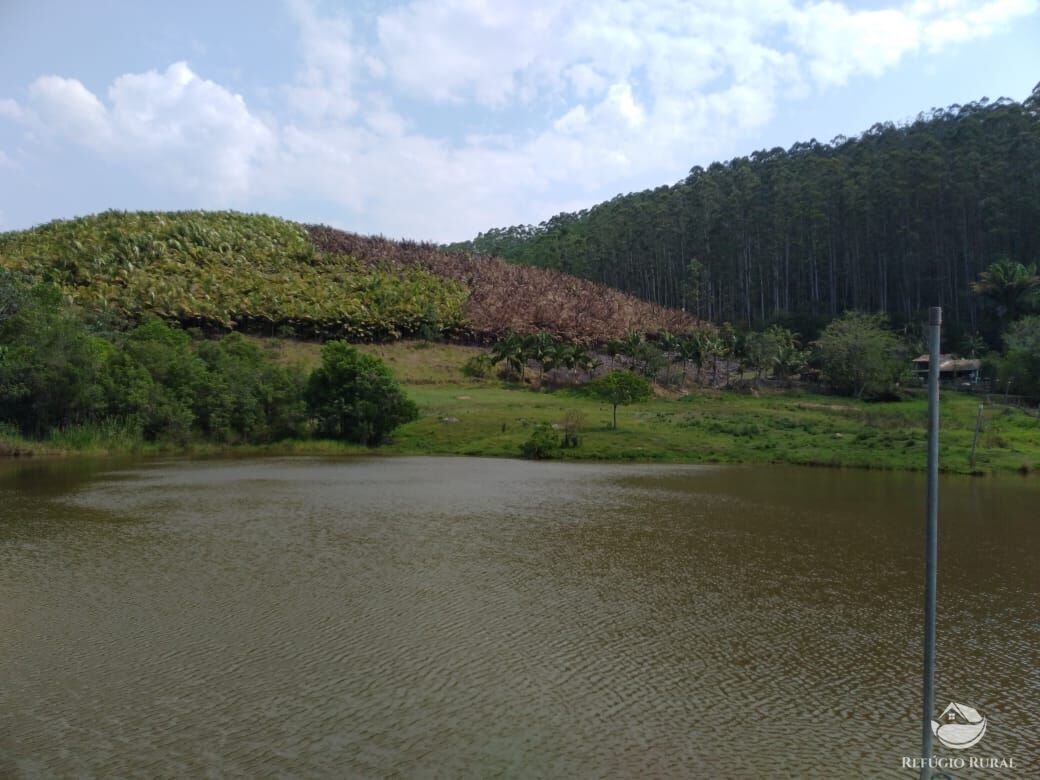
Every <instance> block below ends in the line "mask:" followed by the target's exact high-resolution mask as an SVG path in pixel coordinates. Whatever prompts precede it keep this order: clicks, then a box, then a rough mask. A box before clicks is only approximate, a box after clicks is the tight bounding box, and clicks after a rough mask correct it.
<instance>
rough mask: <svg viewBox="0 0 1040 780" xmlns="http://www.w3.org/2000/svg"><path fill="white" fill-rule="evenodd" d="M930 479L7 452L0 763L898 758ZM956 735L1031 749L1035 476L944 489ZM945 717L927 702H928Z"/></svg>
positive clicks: (595, 764) (950, 694)
mask: <svg viewBox="0 0 1040 780" xmlns="http://www.w3.org/2000/svg"><path fill="white" fill-rule="evenodd" d="M923 500H924V481H923V478H922V477H920V476H918V475H905V474H889V473H880V472H863V471H839V470H823V469H798V468H784V467H747V468H742V467H695V466H628V465H594V464H561V463H552V464H541V463H529V462H522V461H508V460H482V459H467V458H394V459H355V460H351V459H346V460H325V459H311V458H284V459H280V458H270V459H256V460H209V461H198V460H196V461H190V460H183V461H181V460H173V461H164V462H156V461H149V462H139V463H132V462H128V463H119V462H114V461H47V462H44V461H37V462H29V461H22V462H15V461H12V462H6V463H0V777H27V778H36V777H80V776H83V777H143V778H152V777H225V776H235V777H385V776H401V777H414V776H422V777H428V776H440V777H492V776H497V777H697V778H700V777H704V778H713V777H722V778H728V777H733V778H744V777H814V776H821V777H822V776H828V777H834V776H840V777H912V776H915V773H914V772H911V771H908V770H906V769H903V768H901V766H902V764H901V759H902V756H904V755H907V756H913V755H914V754H915V753H916V752H917V750H918V748H919V740H920V729H919V720H918V719H919V708H920V704H919V701H920V695H921V691H920V664H921V641H922V639H921V634H922V628H921V622H922V612H923V611H922V599H923V596H922V580H923V570H922V569H923V564H922V551H923V547H924V540H923V526H924V508H923ZM940 500H941V520H940V547H939V554H940V562H939V622H938V673H937V678H936V704H937V709H941V708H943V707H945V705H946V704H947V703H948V702H949V701H956V702H961V703H965V704H969V705H971V706H973V707H975V708H977V709H978V710H979V711H980V712H981V713H982V714H983V715H984V716H985V717H986V718H987V722H988V726H987V732H986V735H985V737H984V739H983V740H982V742H981V743H980V744H979V745H978V746H977V747H975V748H973V749H971V750H968V751H960V752H957V751H951V750H949V749H946V748H942V747H940V748H938V750H937V753H938V754H939V755H943V756H947V757H951V756H955V755H960V756H962V757H965V758H966V757H968V756H977V757H1004V758H1012V759H1013V760H1014V762H1015V767H1016V768H1015V770H1013V771H1012V770H1007V769H1004V770H992V771H982V770H975V769H966V770H962V771H957V772H954V774H955V775H956V776H957V777H983V776H985V777H1038V776H1040V481H1038V480H1035V479H1019V478H1014V479H1000V480H998V479H976V480H970V479H948V480H945V481H944V482H943V484H942V488H941V499H940ZM936 714H938V712H937V713H936Z"/></svg>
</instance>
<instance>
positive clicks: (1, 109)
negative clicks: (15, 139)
mask: <svg viewBox="0 0 1040 780" xmlns="http://www.w3.org/2000/svg"><path fill="white" fill-rule="evenodd" d="M22 114H23V112H22V107H21V106H19V105H18V103H17V102H16V101H14V100H11V99H10V98H4V99H3V100H0V116H2V117H7V118H8V119H16V120H17V119H21V118H22Z"/></svg>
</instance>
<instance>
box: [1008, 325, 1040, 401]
mask: <svg viewBox="0 0 1040 780" xmlns="http://www.w3.org/2000/svg"><path fill="white" fill-rule="evenodd" d="M1004 343H1005V345H1006V346H1007V355H1005V357H1004V359H1003V360H1002V361H1001V362H1000V383H1001V386H1002V387H1010V388H1011V389H1012V390H1013V392H1015V393H1020V394H1022V395H1028V396H1032V397H1033V398H1038V397H1040V316H1033V317H1024V318H1023V319H1021V320H1019V321H1018V322H1016V323H1013V324H1012V325H1011V327H1010V328H1008V332H1007V334H1006V335H1005V336H1004Z"/></svg>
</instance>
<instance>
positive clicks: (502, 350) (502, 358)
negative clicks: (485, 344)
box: [491, 333, 527, 382]
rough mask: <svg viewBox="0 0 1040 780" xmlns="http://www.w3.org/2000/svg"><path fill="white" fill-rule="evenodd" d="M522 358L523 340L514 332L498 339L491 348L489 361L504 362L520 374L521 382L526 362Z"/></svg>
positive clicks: (523, 356)
mask: <svg viewBox="0 0 1040 780" xmlns="http://www.w3.org/2000/svg"><path fill="white" fill-rule="evenodd" d="M524 358H525V355H524V341H523V339H521V338H520V336H518V335H517V334H515V333H510V334H509V335H508V336H506V337H505V338H504V339H500V340H499V341H497V342H496V343H495V345H494V346H493V347H492V348H491V362H492V363H495V364H498V363H502V362H504V363H505V364H506V365H507V366H509V369H510V370H511V371H513V372H514V373H515V374H518V375H519V376H520V381H521V382H523V381H524V366H525V363H526V362H527V361H526V360H525V359H524Z"/></svg>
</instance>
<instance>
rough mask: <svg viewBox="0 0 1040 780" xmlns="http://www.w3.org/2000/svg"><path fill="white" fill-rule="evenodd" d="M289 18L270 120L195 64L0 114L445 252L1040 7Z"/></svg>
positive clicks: (681, 6) (229, 191) (928, 1)
mask: <svg viewBox="0 0 1040 780" xmlns="http://www.w3.org/2000/svg"><path fill="white" fill-rule="evenodd" d="M287 5H288V8H289V11H290V15H291V17H292V19H293V21H294V23H295V24H296V26H297V30H298V35H299V51H300V53H299V62H298V67H297V68H296V69H295V73H294V75H293V79H292V82H291V83H290V84H287V85H283V86H282V87H277V86H276V85H259V86H258V87H257V93H258V94H259V93H260V92H261V90H265V91H266V95H267V96H268V97H269V98H273V99H274V100H275V102H276V103H277V99H278V98H281V99H282V102H281V103H278V104H277V110H276V111H275V114H274V115H272V117H271V118H267V117H265V118H261V117H259V116H258V115H257V114H256V113H254V112H253V111H251V110H250V108H249V106H248V105H247V104H246V102H245V100H244V99H243V98H242V97H241V96H240V95H237V94H234V93H233V92H232V91H230V90H229V89H227V88H226V87H224V86H222V85H220V84H218V83H215V82H213V81H209V80H207V79H205V78H202V77H201V76H199V75H197V74H196V73H195V72H194V71H192V69H191V68H189V66H188V65H187V64H185V63H183V62H181V63H175V64H173V65H171V66H170V67H168V68H167V69H166V70H165V71H161V72H159V71H148V72H145V73H137V74H125V75H123V76H120V77H119V78H117V79H115V80H114V81H113V83H112V85H111V87H110V88H109V89H108V90H107V92H106V94H105V95H104V96H102V97H99V96H97V95H94V94H93V93H91V92H90V91H89V90H88V89H87V88H86V87H85V86H84V85H83V84H82V83H80V82H79V81H77V80H75V79H70V78H62V77H59V76H44V77H42V78H40V79H37V80H36V81H35V82H33V84H32V85H31V86H30V88H29V91H28V99H27V100H26V101H25V102H24V103H23V104H19V103H16V102H14V101H13V100H0V116H3V117H8V118H12V119H15V120H16V121H20V122H22V123H23V124H24V125H26V126H27V127H30V128H32V129H33V130H34V131H38V134H39V135H41V136H47V135H49V136H50V137H51V138H56V139H65V140H66V141H72V142H74V143H77V144H80V145H82V146H83V147H85V148H87V149H89V150H91V151H92V152H94V153H96V154H98V155H99V156H101V157H102V158H104V159H108V160H113V161H119V162H124V163H127V164H129V165H131V166H132V167H133V168H135V169H137V168H139V169H141V170H144V171H145V172H147V173H149V174H151V175H152V176H153V179H156V180H161V181H163V182H170V184H171V186H174V187H176V188H177V189H179V190H180V191H182V192H187V193H189V195H190V196H195V197H196V198H197V199H198V200H199V201H201V203H197V205H208V204H210V203H212V202H214V201H216V202H220V203H222V202H231V203H233V204H248V203H249V202H250V199H251V198H255V197H258V196H263V197H265V198H267V199H271V198H285V199H286V201H287V202H292V200H293V199H294V198H298V197H301V196H305V197H306V199H307V200H308V201H310V200H313V199H315V198H317V199H320V200H321V201H322V202H324V203H326V204H332V205H334V206H338V207H339V208H340V209H342V210H343V213H344V215H345V216H344V219H343V220H342V222H343V223H344V224H345V225H348V226H353V227H355V228H357V229H360V230H363V231H371V232H377V231H378V232H384V233H388V234H391V235H409V236H412V237H418V238H433V239H452V238H459V237H463V236H467V235H472V234H474V233H476V232H477V231H479V230H481V229H486V228H487V227H489V226H492V225H500V224H510V223H515V222H520V221H526V220H530V219H532V218H540V217H543V216H546V215H548V214H550V213H553V212H554V211H555V210H559V209H563V208H570V207H573V206H574V205H575V204H576V203H580V202H594V201H595V200H599V199H601V198H603V197H605V196H609V195H610V194H613V192H616V191H617V189H619V188H620V187H621V186H622V184H621V183H623V182H631V181H634V180H637V179H638V180H641V181H647V182H655V183H656V182H663V181H669V180H674V179H676V178H678V177H680V176H681V175H682V174H683V172H684V171H685V170H686V169H687V168H688V166H689V165H690V164H691V162H693V161H694V159H704V158H705V157H716V156H721V155H726V154H731V153H733V151H734V149H733V145H734V144H735V143H739V139H740V138H742V137H746V136H747V135H748V134H749V133H751V132H752V131H754V130H755V129H757V128H760V127H762V126H763V125H765V124H767V123H768V122H769V121H770V120H771V119H772V118H773V116H774V114H775V111H776V106H777V103H778V101H779V100H781V99H784V98H788V97H790V96H798V97H807V96H809V95H811V94H813V93H814V92H817V91H820V90H825V89H836V88H840V87H841V85H843V84H846V83H848V82H849V81H851V80H853V79H857V78H865V77H875V76H878V75H880V74H882V73H884V72H886V71H888V70H890V69H892V68H893V67H895V66H896V65H897V64H898V63H899V62H900V61H901V60H902V59H904V58H905V57H907V56H909V55H912V54H916V53H922V52H923V53H927V52H930V51H934V50H937V49H940V48H943V47H948V46H953V45H955V44H957V43H958V42H960V41H963V40H967V39H969V38H973V37H978V36H984V35H991V34H993V33H995V32H996V31H998V30H1000V29H1003V28H1004V27H1006V26H1007V25H1008V24H1009V23H1010V22H1011V21H1013V20H1014V19H1016V18H1019V17H1021V16H1022V15H1024V14H1028V13H1032V12H1035V10H1036V6H1037V3H1036V1H1035V0H992V1H991V2H987V3H985V4H982V5H980V4H978V3H972V2H969V0H912V1H910V2H904V3H902V4H899V3H895V2H893V3H891V4H889V5H886V6H885V7H882V8H875V9H872V10H855V9H852V8H850V7H848V6H847V5H846V4H844V3H839V2H836V0H822V1H816V2H810V3H804V4H799V3H796V2H794V0H701V1H700V2H689V1H688V0H580V1H579V2H573V3H562V2H555V1H553V0H442V1H440V2H434V0H411V1H410V2H405V3H403V4H400V5H397V6H395V7H392V8H390V9H389V10H384V11H382V12H380V13H376V14H374V15H373V16H371V17H367V16H365V14H364V12H362V11H360V10H357V9H356V8H355V9H354V10H353V12H352V13H351V15H350V16H343V15H339V16H337V15H329V14H327V13H323V12H320V11H319V10H318V9H317V7H316V6H315V5H314V4H313V3H312V2H310V0H287ZM431 116H432V117H436V118H437V120H438V121H437V124H436V126H437V127H439V128H446V129H440V130H437V131H434V130H432V129H430V128H431V125H429V124H427V122H428V120H429V119H430V117H431ZM275 117H276V118H275ZM503 128H504V129H503ZM738 148H739V147H738ZM192 205H196V203H192ZM300 216H304V215H300Z"/></svg>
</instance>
